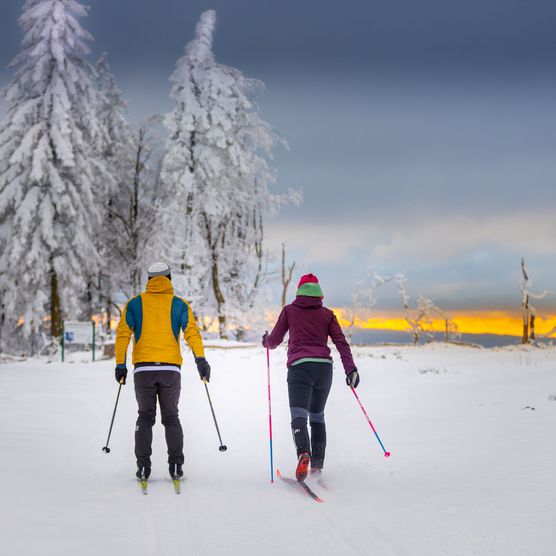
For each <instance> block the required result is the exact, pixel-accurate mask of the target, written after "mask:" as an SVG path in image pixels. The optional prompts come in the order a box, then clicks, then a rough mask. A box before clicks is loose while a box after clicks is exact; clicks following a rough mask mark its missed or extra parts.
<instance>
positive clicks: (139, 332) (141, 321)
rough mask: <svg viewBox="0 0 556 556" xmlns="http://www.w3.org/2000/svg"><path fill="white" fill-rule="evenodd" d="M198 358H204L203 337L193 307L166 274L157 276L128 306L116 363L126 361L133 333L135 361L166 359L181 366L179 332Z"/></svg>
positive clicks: (120, 329)
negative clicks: (179, 294) (178, 293)
mask: <svg viewBox="0 0 556 556" xmlns="http://www.w3.org/2000/svg"><path fill="white" fill-rule="evenodd" d="M180 330H181V331H183V336H184V338H185V341H186V342H187V344H188V345H189V347H190V348H191V351H193V355H194V356H195V357H204V356H205V350H204V347H203V340H202V338H201V334H200V332H199V328H198V327H197V323H196V322H195V317H194V316H193V312H192V310H191V306H190V305H189V303H187V301H185V300H184V299H181V298H180V297H176V296H175V295H174V288H173V287H172V282H171V281H170V280H169V279H168V278H166V276H155V277H154V278H151V279H150V280H149V281H148V282H147V289H146V291H144V292H143V293H141V294H140V295H138V296H136V297H133V298H131V299H130V300H129V301H128V302H127V303H126V305H125V307H124V311H123V313H122V317H121V319H120V323H119V324H118V328H117V331H116V365H121V364H123V363H125V362H126V354H127V347H128V345H129V340H130V338H131V336H132V334H133V342H134V345H133V358H132V363H133V364H135V363H144V362H163V363H173V364H175V365H181V364H182V362H183V359H182V356H181V350H180V342H179V335H180Z"/></svg>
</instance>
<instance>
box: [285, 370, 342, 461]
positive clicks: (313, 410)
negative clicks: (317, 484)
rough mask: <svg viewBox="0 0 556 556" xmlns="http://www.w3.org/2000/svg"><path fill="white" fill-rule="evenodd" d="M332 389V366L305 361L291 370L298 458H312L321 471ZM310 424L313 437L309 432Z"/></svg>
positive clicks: (292, 404)
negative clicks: (303, 454)
mask: <svg viewBox="0 0 556 556" xmlns="http://www.w3.org/2000/svg"><path fill="white" fill-rule="evenodd" d="M331 386H332V363H331V362H330V363H325V362H322V363H321V362H314V361H306V362H304V363H299V364H298V365H292V366H291V367H288V395H289V401H290V413H291V419H292V421H291V426H292V435H293V439H294V442H295V448H296V451H297V455H298V456H299V455H300V454H301V453H303V452H308V453H310V454H311V467H313V469H322V467H323V465H324V454H325V451H326V425H325V422H324V408H325V406H326V400H327V399H328V394H329V393H330V387H331ZM307 418H309V422H310V424H311V437H309V431H308V429H307Z"/></svg>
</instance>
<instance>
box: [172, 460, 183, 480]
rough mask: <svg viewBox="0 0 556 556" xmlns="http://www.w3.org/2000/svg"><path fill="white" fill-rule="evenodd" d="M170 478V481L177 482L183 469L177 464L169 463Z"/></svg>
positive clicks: (181, 475)
mask: <svg viewBox="0 0 556 556" xmlns="http://www.w3.org/2000/svg"><path fill="white" fill-rule="evenodd" d="M169 471H170V477H172V480H174V481H179V480H180V479H181V478H182V477H183V469H182V467H181V464H179V463H171V464H170V466H169Z"/></svg>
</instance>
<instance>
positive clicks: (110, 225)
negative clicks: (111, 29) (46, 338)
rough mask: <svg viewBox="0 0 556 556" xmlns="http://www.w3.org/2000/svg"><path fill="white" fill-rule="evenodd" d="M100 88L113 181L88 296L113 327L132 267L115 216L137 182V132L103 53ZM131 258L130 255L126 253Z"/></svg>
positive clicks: (103, 139) (104, 145)
mask: <svg viewBox="0 0 556 556" xmlns="http://www.w3.org/2000/svg"><path fill="white" fill-rule="evenodd" d="M96 84H97V91H98V93H99V95H98V103H97V117H98V120H99V125H100V152H101V155H102V158H103V160H104V162H105V164H106V166H107V168H109V171H110V175H111V177H112V180H111V182H110V183H109V184H108V185H109V187H108V188H107V190H106V196H105V197H104V198H103V199H102V204H101V211H102V224H101V227H100V229H99V230H98V233H97V234H95V242H96V245H97V248H98V251H99V255H100V261H101V263H100V264H99V266H98V267H97V268H96V269H91V276H90V278H89V284H88V286H89V287H88V292H87V293H88V295H89V296H90V297H91V298H92V299H91V303H90V305H91V307H90V309H91V311H94V312H96V313H104V314H105V320H106V322H107V324H108V325H109V324H110V320H111V315H112V309H113V308H117V307H118V306H117V305H116V304H115V301H114V299H115V297H116V295H117V293H118V292H119V291H122V290H123V291H127V290H131V289H132V288H129V287H125V288H122V281H123V283H124V284H125V285H126V286H129V280H127V281H126V280H125V278H124V277H126V276H127V273H128V267H127V266H126V265H125V263H126V262H128V257H127V256H126V258H125V261H123V260H122V258H121V256H120V253H119V251H120V249H121V247H122V243H123V241H125V240H126V239H127V238H126V237H125V236H122V235H119V234H118V233H117V232H118V231H119V230H118V229H117V226H114V222H113V218H114V215H113V213H114V212H116V213H117V212H118V208H119V207H120V206H121V204H122V203H121V197H126V192H127V191H126V189H127V188H126V186H127V185H129V182H130V181H131V180H132V179H133V177H132V172H133V156H134V131H133V130H132V128H131V127H130V125H129V124H128V122H127V118H126V110H127V102H126V100H125V99H124V96H123V94H122V92H121V90H120V89H119V87H118V85H117V84H116V80H115V78H114V76H113V74H112V73H111V71H110V65H109V64H108V55H107V53H106V52H104V53H102V54H101V56H100V58H99V60H98V61H97V64H96ZM126 255H127V253H126Z"/></svg>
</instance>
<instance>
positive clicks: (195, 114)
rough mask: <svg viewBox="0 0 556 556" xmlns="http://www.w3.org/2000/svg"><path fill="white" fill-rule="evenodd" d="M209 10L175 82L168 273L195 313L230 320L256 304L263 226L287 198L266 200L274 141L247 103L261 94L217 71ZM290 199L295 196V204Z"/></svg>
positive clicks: (168, 169)
mask: <svg viewBox="0 0 556 556" xmlns="http://www.w3.org/2000/svg"><path fill="white" fill-rule="evenodd" d="M215 17H216V15H215V12H214V11H212V10H209V11H207V12H205V13H203V14H202V16H201V19H200V21H199V23H198V25H197V29H196V34H195V38H194V39H193V40H192V41H191V42H189V43H188V44H187V46H186V48H185V52H184V55H183V56H182V57H181V58H180V59H179V60H178V62H177V64H176V69H175V71H174V73H173V75H172V77H171V81H172V83H173V87H172V91H171V97H172V99H173V101H174V109H173V111H172V112H171V113H170V114H168V115H167V117H166V127H167V129H168V132H169V138H168V142H167V147H166V156H165V159H164V164H163V181H164V182H165V183H166V184H168V186H169V187H172V188H173V189H174V190H175V194H176V205H177V207H179V212H178V214H177V216H175V217H174V218H173V222H174V225H172V226H171V227H170V228H171V230H172V233H173V237H174V238H175V252H174V253H173V259H174V266H175V267H176V266H177V268H179V270H180V272H181V274H182V275H183V279H184V283H183V286H184V287H185V290H186V292H187V295H188V296H189V297H190V298H191V299H192V300H194V301H195V305H196V307H204V309H205V312H214V313H215V314H216V315H217V318H218V323H219V330H220V335H221V336H226V330H227V328H228V325H229V324H230V323H229V321H230V319H232V320H233V319H234V317H236V318H239V317H241V315H242V314H243V315H244V314H245V313H246V312H247V311H248V310H249V308H250V307H251V306H252V304H253V302H254V300H255V296H256V294H257V292H258V290H259V287H260V284H261V274H262V271H263V266H264V260H265V259H264V250H263V226H264V221H265V218H266V217H267V216H269V215H270V214H272V213H273V212H275V211H276V210H277V208H278V206H279V205H280V203H281V202H284V201H285V198H281V197H278V196H275V195H272V194H271V193H270V192H269V189H268V185H269V183H270V182H272V180H273V179H274V172H273V170H272V169H271V167H270V166H269V163H268V160H269V158H270V156H271V152H272V149H273V147H274V146H275V144H276V142H277V139H278V138H277V136H276V134H275V133H274V132H273V131H272V129H271V127H270V126H269V125H268V124H267V123H266V122H265V121H263V120H262V119H261V117H260V115H259V111H258V107H257V105H256V104H254V101H253V96H254V94H255V93H257V92H258V91H260V90H261V89H262V87H263V85H262V83H260V82H259V81H257V80H254V79H249V78H247V77H245V76H244V75H243V74H242V73H241V72H240V71H238V70H237V69H234V68H232V67H229V66H225V65H222V64H218V63H216V61H215V59H214V55H213V52H212V36H213V31H214V25H215ZM292 198H293V197H292Z"/></svg>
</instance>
